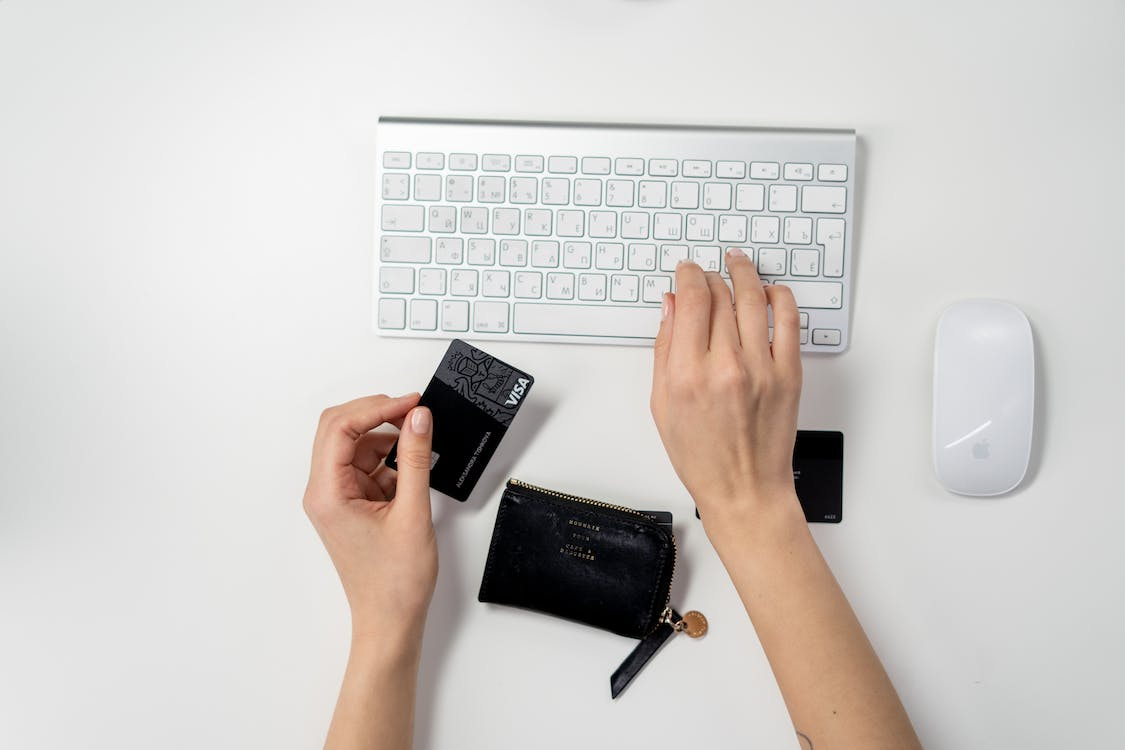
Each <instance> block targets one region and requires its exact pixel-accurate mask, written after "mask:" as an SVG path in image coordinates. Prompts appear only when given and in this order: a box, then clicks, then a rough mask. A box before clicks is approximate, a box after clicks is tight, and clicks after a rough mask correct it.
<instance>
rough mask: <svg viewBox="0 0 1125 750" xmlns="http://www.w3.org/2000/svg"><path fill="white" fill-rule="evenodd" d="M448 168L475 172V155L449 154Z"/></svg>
mask: <svg viewBox="0 0 1125 750" xmlns="http://www.w3.org/2000/svg"><path fill="white" fill-rule="evenodd" d="M449 168H450V169H452V170H454V171H457V172H475V171H476V169H477V155H476V154H450V155H449Z"/></svg>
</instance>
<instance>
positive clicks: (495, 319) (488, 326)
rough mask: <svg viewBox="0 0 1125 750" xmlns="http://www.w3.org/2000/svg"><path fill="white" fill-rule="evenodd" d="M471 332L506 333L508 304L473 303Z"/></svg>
mask: <svg viewBox="0 0 1125 750" xmlns="http://www.w3.org/2000/svg"><path fill="white" fill-rule="evenodd" d="M473 330H474V331H478V332H480V333H507V332H508V303H507V302H474V303H473Z"/></svg>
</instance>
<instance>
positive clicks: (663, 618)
mask: <svg viewBox="0 0 1125 750" xmlns="http://www.w3.org/2000/svg"><path fill="white" fill-rule="evenodd" d="M508 484H511V485H515V486H516V487H520V488H521V489H525V490H531V491H532V492H540V493H542V494H544V495H551V496H553V497H558V498H561V499H563V500H573V501H574V502H576V503H585V504H586V505H593V506H596V507H598V508H609V509H610V510H616V511H621V512H622V513H628V514H629V515H631V516H637V517H638V518H641V519H644V520H645V521H646V522H647V523H650V524H653V521H652V519H651V518H649V517H648V516H646V515H645V514H644V513H641V512H640V511H636V510H633V509H632V508H626V507H625V506H624V505H614V504H613V503H603V502H602V501H601V500H591V499H590V498H588V497H581V496H579V495H571V494H568V493H566V492H558V491H556V490H549V489H547V488H546V487H539V486H537V485H534V484H528V483H527V482H522V481H520V480H519V479H509V480H508ZM653 525H656V524H653ZM669 536H671V537H672V576H671V577H670V578H669V579H668V591H667V592H666V593H665V595H664V611H663V612H661V614H660V618H659V619H658V620H657V621H656V625H655V626H653V628H652V630H650V631H649V633H652V632H655V631H656V629H657V628H659V627H660V626H661V624H663V623H665V622H669V619H668V618H669V614H670V613H671V612H672V609H671V607H670V606H669V605H670V604H671V602H672V581H674V580H675V578H676V563H677V562H678V561H679V548H678V547H677V546H676V535H675V534H670V535H669ZM669 624H672V623H670V622H669Z"/></svg>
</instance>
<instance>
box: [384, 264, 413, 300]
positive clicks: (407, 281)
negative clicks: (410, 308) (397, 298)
mask: <svg viewBox="0 0 1125 750" xmlns="http://www.w3.org/2000/svg"><path fill="white" fill-rule="evenodd" d="M379 292H380V293H382V294H413V293H414V269H413V268H412V267H410V266H383V267H381V268H380V269H379Z"/></svg>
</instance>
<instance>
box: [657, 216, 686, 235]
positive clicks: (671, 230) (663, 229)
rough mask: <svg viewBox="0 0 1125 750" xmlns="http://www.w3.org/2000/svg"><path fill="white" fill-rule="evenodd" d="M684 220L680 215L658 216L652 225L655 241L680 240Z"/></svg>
mask: <svg viewBox="0 0 1125 750" xmlns="http://www.w3.org/2000/svg"><path fill="white" fill-rule="evenodd" d="M682 225H683V218H682V217H681V216H680V215H679V214H656V216H654V217H653V223H652V238H653V239H654V240H678V239H680V234H681V232H682V230H683V226H682Z"/></svg>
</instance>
